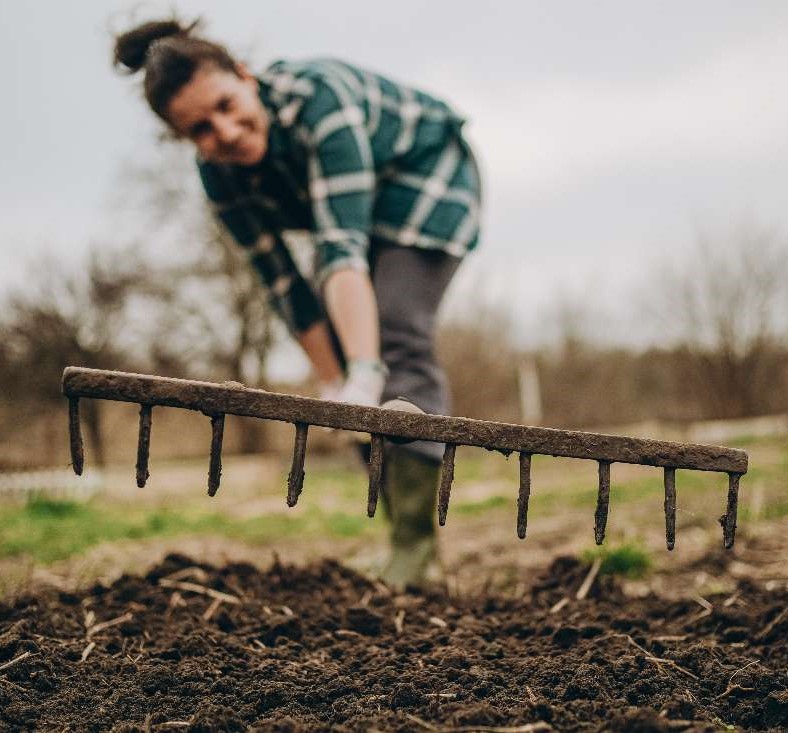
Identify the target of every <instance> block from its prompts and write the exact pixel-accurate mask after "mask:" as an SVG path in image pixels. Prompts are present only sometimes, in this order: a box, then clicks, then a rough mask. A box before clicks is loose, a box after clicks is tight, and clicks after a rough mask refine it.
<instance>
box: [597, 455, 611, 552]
mask: <svg viewBox="0 0 788 733" xmlns="http://www.w3.org/2000/svg"><path fill="white" fill-rule="evenodd" d="M609 506H610V461H599V494H598V495H597V501H596V513H595V514H594V539H595V540H596V543H597V544H598V545H601V544H602V542H604V540H605V527H606V526H607V510H608V507H609Z"/></svg>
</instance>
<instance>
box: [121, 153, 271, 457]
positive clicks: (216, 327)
mask: <svg viewBox="0 0 788 733" xmlns="http://www.w3.org/2000/svg"><path fill="white" fill-rule="evenodd" d="M193 168H194V164H193V160H192V159H191V158H190V157H187V156H185V155H183V151H182V150H181V149H179V148H178V147H173V146H171V145H167V144H163V145H162V146H160V148H159V149H158V150H157V157H156V159H155V160H154V161H142V162H137V163H135V164H134V165H133V166H130V167H129V168H128V169H127V170H125V171H124V176H123V186H122V189H123V191H124V196H123V198H124V206H126V207H132V208H134V210H135V211H136V212H139V213H138V214H137V217H136V218H137V220H140V219H141V220H142V221H143V222H144V224H143V225H142V227H141V234H142V238H143V239H144V240H145V241H147V242H149V243H153V244H155V246H156V248H158V250H159V251H158V252H156V257H155V258H154V256H153V253H152V252H151V247H150V246H148V247H147V250H146V251H147V252H149V253H150V255H149V256H150V257H151V260H153V259H156V264H155V266H154V267H155V273H154V275H153V277H154V278H155V280H156V282H157V283H158V284H159V285H160V292H161V293H162V294H163V293H165V292H166V293H167V297H166V299H165V298H162V305H165V306H166V307H163V308H160V309H159V310H158V311H157V314H156V317H155V318H154V319H149V320H148V321H147V322H146V323H145V327H146V329H147V336H146V339H147V341H148V342H149V348H150V361H151V363H152V364H153V365H154V366H155V368H156V369H158V370H160V371H165V372H167V373H169V374H173V373H176V374H179V375H183V376H196V377H201V378H205V377H206V375H210V376H211V377H212V378H217V379H230V380H233V381H238V382H243V383H245V384H249V385H255V386H263V387H264V386H266V385H265V364H266V360H267V358H268V355H269V352H270V350H271V348H272V346H273V345H274V343H275V341H276V340H277V338H281V337H282V336H283V334H284V330H283V329H282V328H278V324H277V323H276V321H275V319H274V317H273V312H272V310H271V308H270V307H269V303H268V296H267V294H266V291H265V289H264V288H263V287H262V285H261V283H260V281H259V276H258V275H257V273H256V272H255V271H253V269H252V268H251V267H250V265H249V263H248V261H247V259H246V257H245V255H244V253H243V251H242V249H241V248H240V247H239V246H238V245H237V244H235V243H234V242H233V241H232V240H231V238H230V236H229V234H228V233H227V232H226V231H225V230H224V228H223V227H222V226H221V225H220V224H219V223H218V222H217V221H216V219H215V218H214V217H213V216H212V215H211V213H210V211H209V209H208V206H207V203H206V201H205V196H204V195H203V193H202V191H201V190H200V187H199V181H198V177H197V173H196V171H195V170H193ZM138 228H139V227H138ZM161 250H166V256H162V253H161ZM261 431H262V426H261V424H260V423H259V421H253V422H249V423H248V424H247V425H246V427H245V429H244V431H243V432H242V440H241V443H242V445H241V448H242V450H244V451H253V450H257V449H258V448H259V446H260V444H261V441H262V432H261Z"/></svg>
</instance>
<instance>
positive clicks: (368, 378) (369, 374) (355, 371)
mask: <svg viewBox="0 0 788 733" xmlns="http://www.w3.org/2000/svg"><path fill="white" fill-rule="evenodd" d="M387 376H388V369H386V367H385V365H384V364H383V362H380V361H368V360H364V359H355V360H354V361H351V362H350V363H349V364H348V370H347V379H345V383H344V384H343V385H342V388H341V389H340V390H339V394H338V395H337V397H336V400H337V402H347V403H349V404H351V405H365V406H368V407H377V406H378V405H379V404H380V398H381V396H382V394H383V387H384V386H385V384H386V377H387Z"/></svg>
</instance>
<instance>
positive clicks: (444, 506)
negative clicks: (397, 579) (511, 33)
mask: <svg viewBox="0 0 788 733" xmlns="http://www.w3.org/2000/svg"><path fill="white" fill-rule="evenodd" d="M63 394H64V395H65V396H66V397H68V400H69V432H70V441H71V460H72V464H73V466H74V471H75V472H76V473H77V474H78V475H79V474H81V473H82V468H83V465H84V452H83V447H82V436H81V433H80V426H79V399H80V398H83V397H88V398H94V399H108V400H118V401H123V402H136V403H138V404H140V421H139V440H138V445H137V485H138V486H139V487H143V486H145V482H146V481H147V479H148V476H149V473H148V460H149V452H150V435H151V425H152V411H153V407H154V406H156V405H161V406H165V407H179V408H183V409H189V410H197V411H199V412H202V413H204V414H205V415H207V416H208V417H209V418H210V420H211V451H210V464H209V468H208V494H209V495H210V496H214V495H215V494H216V492H217V491H218V489H219V483H220V479H221V473H222V455H221V454H222V437H223V434H224V416H225V414H233V415H242V416H247V417H258V418H264V419H269V420H280V421H284V422H290V423H293V424H294V425H295V446H294V450H293V461H292V466H291V468H290V473H289V475H288V479H287V505H288V506H290V507H292V506H295V505H296V503H297V502H298V497H299V496H300V495H301V492H302V491H303V487H304V476H305V473H304V461H305V458H306V443H307V434H308V431H309V426H310V425H320V426H324V427H329V428H336V429H341V430H351V431H354V432H364V433H369V434H370V436H371V446H370V458H369V493H368V496H367V514H368V515H369V516H370V517H373V516H374V515H375V510H376V507H377V503H378V497H379V495H380V492H381V490H382V484H383V460H384V450H383V448H384V439H385V438H387V437H388V438H394V439H398V440H399V442H402V441H408V440H427V441H432V442H436V443H443V444H445V446H446V447H445V450H444V454H443V463H442V469H441V479H440V487H439V489H438V522H439V523H440V525H441V526H443V525H444V524H445V523H446V516H447V513H448V510H449V499H450V496H451V485H452V482H453V480H454V457H455V451H456V449H457V446H458V445H472V446H478V447H483V448H486V449H488V450H495V451H498V452H500V453H503V454H504V455H506V456H508V455H510V454H511V453H514V452H516V453H518V454H519V464H520V488H519V492H518V498H517V536H518V537H519V538H520V539H524V538H525V536H526V532H527V525H528V502H529V499H530V496H531V456H533V455H537V454H539V455H551V456H561V457H568V458H581V459H586V460H594V461H596V462H597V464H598V467H599V486H598V494H597V506H596V512H595V515H594V539H595V540H596V543H597V544H598V545H599V544H602V542H603V541H604V538H605V528H606V525H607V516H608V508H609V505H610V467H611V465H612V464H613V463H632V464H642V465H649V466H657V467H660V468H662V469H663V472H664V486H665V501H664V510H665V539H666V545H667V548H668V549H669V550H672V549H673V548H674V546H675V542H676V469H678V468H682V469H692V470H698V471H716V472H721V473H726V474H727V475H728V496H727V505H726V509H725V513H724V514H723V515H722V516H721V517H720V524H721V525H722V528H723V542H724V545H725V547H726V548H727V549H730V548H731V547H733V543H734V538H735V533H736V516H737V510H738V495H739V479H740V477H741V476H742V475H744V474H745V473H746V472H747V462H748V459H747V454H746V453H745V452H744V451H741V450H736V449H733V448H723V447H719V446H708V445H696V444H691V443H674V442H669V441H658V440H648V439H643V438H629V437H625V436H617V435H605V434H602V433H587V432H580V431H573V430H554V429H551V428H538V427H529V426H525V425H512V424H509V423H498V422H491V421H486V420H471V419H469V418H462V417H447V416H444V415H426V414H417V413H411V412H401V411H398V410H387V409H382V408H379V407H362V406H360V405H348V404H343V403H338V402H327V401H321V400H315V399H310V398H308V397H297V396H295V395H287V394H278V393H275V392H266V391H264V390H258V389H248V388H246V387H244V385H242V384H239V383H237V382H225V383H223V384H215V383H211V382H199V381H194V380H187V379H171V378H166V377H156V376H149V375H144V374H129V373H126V372H111V371H104V370H100V369H85V368H81V367H68V368H67V369H66V370H65V371H64V373H63Z"/></svg>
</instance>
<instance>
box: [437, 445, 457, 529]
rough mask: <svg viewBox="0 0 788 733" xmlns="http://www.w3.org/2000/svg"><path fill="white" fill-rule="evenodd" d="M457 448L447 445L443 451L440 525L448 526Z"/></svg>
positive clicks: (439, 498) (439, 501)
mask: <svg viewBox="0 0 788 733" xmlns="http://www.w3.org/2000/svg"><path fill="white" fill-rule="evenodd" d="M456 450H457V446H456V445H454V443H446V448H445V449H444V451H443V465H442V466H441V485H440V490H439V491H438V524H440V526H441V527H443V525H444V524H446V514H447V513H448V511H449V496H450V495H451V482H452V481H453V480H454V454H455V452H456Z"/></svg>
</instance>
